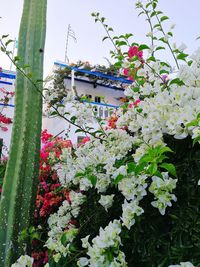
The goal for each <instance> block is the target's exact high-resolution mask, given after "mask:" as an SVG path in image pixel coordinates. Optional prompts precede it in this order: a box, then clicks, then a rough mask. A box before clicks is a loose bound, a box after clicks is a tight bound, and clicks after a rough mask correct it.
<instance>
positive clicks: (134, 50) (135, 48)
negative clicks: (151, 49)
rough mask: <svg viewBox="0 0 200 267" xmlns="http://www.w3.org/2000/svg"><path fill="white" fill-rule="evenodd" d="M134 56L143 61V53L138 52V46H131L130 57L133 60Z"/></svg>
mask: <svg viewBox="0 0 200 267" xmlns="http://www.w3.org/2000/svg"><path fill="white" fill-rule="evenodd" d="M134 56H137V57H139V58H140V59H143V51H142V50H141V51H138V46H131V47H130V48H129V50H128V57H129V58H132V57H134Z"/></svg>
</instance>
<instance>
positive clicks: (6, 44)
mask: <svg viewBox="0 0 200 267" xmlns="http://www.w3.org/2000/svg"><path fill="white" fill-rule="evenodd" d="M13 42H14V41H13V40H8V41H7V42H6V43H5V46H8V45H9V44H10V43H13Z"/></svg>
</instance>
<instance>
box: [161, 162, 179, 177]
mask: <svg viewBox="0 0 200 267" xmlns="http://www.w3.org/2000/svg"><path fill="white" fill-rule="evenodd" d="M160 167H161V168H163V169H165V170H167V171H168V172H169V173H170V174H172V175H173V176H177V174H176V168H175V166H174V165H173V164H171V163H162V164H161V165H160Z"/></svg>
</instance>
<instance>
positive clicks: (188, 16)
mask: <svg viewBox="0 0 200 267" xmlns="http://www.w3.org/2000/svg"><path fill="white" fill-rule="evenodd" d="M135 2H136V1H135V0H73V1H72V0H71V1H70V0H48V10H47V32H46V45H45V58H44V73H45V74H47V73H48V72H49V71H50V70H51V69H52V66H53V62H54V61H56V60H60V61H64V58H65V47H66V37H67V28H68V25H69V24H70V25H71V28H72V29H73V31H74V32H75V35H76V38H77V43H75V42H74V41H73V39H72V38H71V39H70V40H69V45H68V57H69V60H70V62H77V61H78V60H82V61H89V62H90V63H92V64H103V65H106V64H107V61H106V59H105V58H108V59H110V53H109V51H110V50H111V49H113V47H112V44H111V43H110V42H109V41H108V40H106V41H104V42H102V38H103V37H104V36H105V32H104V29H103V27H102V26H101V25H100V24H98V23H95V22H94V18H93V17H92V16H91V13H92V12H100V14H101V15H102V16H103V17H106V18H107V23H108V25H109V26H111V27H112V28H113V29H114V35H120V34H124V33H133V34H134V38H133V41H135V42H139V43H146V42H148V39H147V38H146V34H147V33H148V32H149V28H148V24H147V22H146V21H145V18H144V17H142V16H141V17H138V10H136V9H135ZM0 3H1V5H0V17H2V18H1V19H0V36H2V35H3V34H9V35H10V38H11V39H14V38H17V36H18V30H19V24H20V19H21V14H22V7H23V0H0ZM159 7H160V10H162V11H163V12H164V14H165V15H167V16H168V17H170V24H175V25H176V27H175V29H174V30H173V31H174V35H175V38H174V39H173V42H176V43H177V44H179V45H180V44H181V43H185V44H186V45H187V47H188V50H186V52H189V53H191V52H193V51H195V50H196V49H197V48H198V46H200V40H198V41H196V40H195V39H196V37H198V36H199V35H200V19H199V10H200V0H190V1H187V0H160V1H159ZM170 24H169V23H168V22H166V27H169V25H170ZM11 49H12V47H11ZM163 57H164V59H165V57H166V59H168V57H169V54H168V53H166V52H165V53H164V55H163ZM0 66H1V67H3V68H4V69H9V68H10V62H9V60H8V59H7V58H6V56H5V55H3V54H2V52H0Z"/></svg>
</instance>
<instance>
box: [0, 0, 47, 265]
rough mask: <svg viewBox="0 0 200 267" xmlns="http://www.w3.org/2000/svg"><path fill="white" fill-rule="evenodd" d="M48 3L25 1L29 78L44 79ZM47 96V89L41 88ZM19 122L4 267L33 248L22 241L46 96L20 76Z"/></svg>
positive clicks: (23, 42) (6, 195)
mask: <svg viewBox="0 0 200 267" xmlns="http://www.w3.org/2000/svg"><path fill="white" fill-rule="evenodd" d="M46 8H47V0H40V1H38V0H24V6H23V14H22V19H21V24H20V32H19V46H18V56H19V58H20V65H21V67H23V66H24V65H29V66H30V68H28V69H27V70H26V73H28V72H31V73H33V75H34V76H33V77H35V78H37V79H38V80H42V79H43V50H44V43H45V33H46ZM38 87H39V89H40V90H41V92H42V86H41V85H39V86H38ZM15 97H16V99H15V106H16V109H15V117H14V124H13V131H12V138H11V146H10V155H9V160H8V164H7V169H6V174H5V179H4V185H3V191H2V196H1V202H0V240H1V242H0V267H10V266H11V264H12V263H13V262H14V261H15V260H16V259H17V258H18V257H19V256H20V254H23V253H26V252H27V250H28V248H29V246H28V243H27V242H26V241H22V240H19V235H20V233H21V231H22V230H23V229H26V228H28V227H29V226H30V223H31V220H32V216H33V212H34V203H35V197H36V190H37V178H38V170H39V150H40V133H41V119H42V94H41V93H40V92H38V91H37V90H36V88H35V87H34V85H33V83H31V82H30V81H29V80H28V79H26V77H25V76H24V75H23V74H22V73H20V72H19V71H18V72H17V79H16V91H15Z"/></svg>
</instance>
